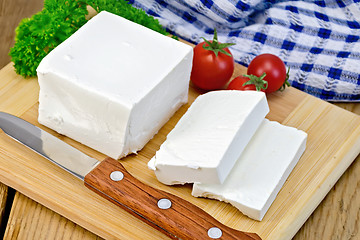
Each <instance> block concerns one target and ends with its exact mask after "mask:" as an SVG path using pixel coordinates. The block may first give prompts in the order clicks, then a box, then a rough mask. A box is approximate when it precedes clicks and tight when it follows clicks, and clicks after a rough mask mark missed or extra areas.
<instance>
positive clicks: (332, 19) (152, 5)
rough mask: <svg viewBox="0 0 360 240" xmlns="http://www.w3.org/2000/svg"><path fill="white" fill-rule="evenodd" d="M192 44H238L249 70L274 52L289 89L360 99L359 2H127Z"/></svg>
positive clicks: (237, 58)
mask: <svg viewBox="0 0 360 240" xmlns="http://www.w3.org/2000/svg"><path fill="white" fill-rule="evenodd" d="M129 3H131V4H133V5H134V6H135V7H138V8H142V9H144V10H145V11H146V12H147V13H148V14H150V15H153V16H155V17H156V18H158V19H159V21H160V23H161V24H162V25H163V26H164V27H165V28H166V29H167V30H168V31H170V32H171V33H173V34H175V35H177V36H179V37H181V38H183V39H185V40H188V41H190V42H192V43H198V42H200V41H202V39H201V37H205V38H207V39H212V37H213V31H214V28H216V29H217V32H218V38H219V41H221V42H232V43H236V45H235V46H232V47H231V48H230V50H231V51H232V53H233V55H234V58H235V61H236V62H238V63H240V64H242V65H244V66H247V65H248V64H249V63H250V61H251V60H252V59H253V58H254V57H255V56H257V55H259V54H261V53H273V54H275V55H277V56H279V57H280V58H281V59H282V60H283V61H284V62H285V64H286V65H287V67H290V79H289V82H290V83H291V85H292V86H293V87H296V88H298V89H300V90H302V91H305V92H307V93H309V94H311V95H314V96H316V97H318V98H321V99H323V100H327V101H354V102H355V101H360V41H359V38H360V0H352V1H349V0H345V1H336V0H327V1H310V0H305V1H279V0H268V1H261V0H242V1H234V0H177V1H174V0H130V1H129Z"/></svg>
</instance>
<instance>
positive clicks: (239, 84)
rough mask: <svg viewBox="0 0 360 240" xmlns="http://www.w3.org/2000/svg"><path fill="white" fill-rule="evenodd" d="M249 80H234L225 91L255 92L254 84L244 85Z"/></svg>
mask: <svg viewBox="0 0 360 240" xmlns="http://www.w3.org/2000/svg"><path fill="white" fill-rule="evenodd" d="M249 80H250V79H249V78H248V77H244V76H238V77H236V78H234V79H233V80H232V81H231V82H230V83H229V85H228V87H227V88H226V89H227V90H256V87H255V85H254V84H249V85H244V84H245V83H246V82H248V81H249Z"/></svg>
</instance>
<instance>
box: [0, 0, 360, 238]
mask: <svg viewBox="0 0 360 240" xmlns="http://www.w3.org/2000/svg"><path fill="white" fill-rule="evenodd" d="M41 8H42V1H41V0H0V68H2V67H3V66H5V65H6V64H7V63H8V62H9V61H10V59H9V57H8V56H7V53H8V51H9V47H10V46H11V45H12V44H13V38H14V29H15V27H16V26H17V24H18V22H19V20H20V19H22V18H23V17H27V16H31V15H32V14H33V13H35V12H37V11H39V10H41ZM0 81H1V79H0ZM0 93H1V89H0ZM336 105H338V106H340V107H342V108H345V109H347V110H349V111H352V112H354V113H357V114H360V103H353V104H349V103H346V104H345V103H344V104H336ZM359 159H360V156H358V157H357V159H356V160H355V161H354V162H353V164H352V165H351V166H350V167H349V168H348V170H347V171H346V172H345V173H344V175H343V176H342V177H341V178H340V180H339V181H338V182H337V183H336V185H335V186H334V187H333V189H332V190H331V191H330V192H329V194H328V195H327V197H326V198H325V199H324V200H323V201H322V203H321V204H320V205H319V207H318V208H317V209H316V210H315V211H314V213H313V214H312V215H311V217H310V218H309V219H308V220H307V222H306V223H305V224H304V225H303V227H302V228H301V229H300V231H299V232H298V233H297V234H296V236H295V237H294V240H300V239H360V233H359V230H358V229H360V219H359V218H360V209H359V208H360V194H359V193H357V191H358V192H359V190H360V174H358V173H359V172H360V162H359ZM0 216H1V221H0V223H1V228H0V235H2V234H4V235H5V237H4V239H49V240H51V239H101V238H100V237H98V236H96V235H94V234H92V233H90V232H89V231H87V230H85V229H83V228H82V227H80V226H78V225H76V224H75V223H73V222H71V221H70V220H68V219H66V218H64V217H62V216H60V215H59V214H57V213H55V212H53V211H51V210H49V209H48V208H46V207H44V206H42V205H40V204H39V203H37V202H35V201H33V200H31V199H29V198H28V197H26V196H24V195H22V194H21V193H19V192H16V191H15V190H13V189H11V188H8V187H7V186H5V185H4V184H1V183H0Z"/></svg>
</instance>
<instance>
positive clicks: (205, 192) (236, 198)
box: [192, 119, 307, 221]
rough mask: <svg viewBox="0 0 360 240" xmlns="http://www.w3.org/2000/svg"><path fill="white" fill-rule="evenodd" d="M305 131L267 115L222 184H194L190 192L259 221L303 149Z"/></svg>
mask: <svg viewBox="0 0 360 240" xmlns="http://www.w3.org/2000/svg"><path fill="white" fill-rule="evenodd" d="M306 139H307V134H306V133H305V132H303V131H301V130H297V129H296V128H293V127H287V126H284V125H281V124H279V123H278V122H272V121H269V120H267V119H265V120H264V122H263V123H262V124H261V126H260V127H259V129H258V130H257V132H256V133H255V135H254V137H253V138H252V139H251V141H250V143H249V144H248V146H247V147H246V149H245V150H244V152H243V154H242V155H241V156H240V158H239V159H238V161H237V162H236V164H235V166H234V168H233V169H232V171H231V172H230V174H229V176H228V177H227V179H226V180H225V182H224V183H223V184H202V183H196V184H194V185H193V191H192V195H193V196H195V197H207V198H213V199H217V200H220V201H225V202H228V203H230V204H232V205H233V206H235V207H236V208H238V209H239V210H240V211H241V212H242V213H243V214H245V215H247V216H249V217H251V218H253V219H255V220H259V221H261V220H262V219H263V217H264V215H265V213H266V212H267V210H268V209H269V207H270V205H271V204H272V203H273V201H274V199H275V197H276V195H277V194H278V192H279V191H280V189H281V188H282V186H283V184H284V183H285V180H286V179H287V178H288V176H289V174H290V172H291V171H292V170H293V168H294V167H295V165H296V164H297V162H298V160H299V158H300V157H301V155H302V154H303V152H304V151H305V146H306Z"/></svg>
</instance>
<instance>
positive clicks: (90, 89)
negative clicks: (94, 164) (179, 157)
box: [37, 12, 193, 158]
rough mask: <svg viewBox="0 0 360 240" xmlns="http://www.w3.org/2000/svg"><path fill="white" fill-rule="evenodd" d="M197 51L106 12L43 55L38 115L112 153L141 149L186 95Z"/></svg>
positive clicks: (61, 130)
mask: <svg viewBox="0 0 360 240" xmlns="http://www.w3.org/2000/svg"><path fill="white" fill-rule="evenodd" d="M192 54H193V53H192V48H191V47H190V46H188V45H186V44H184V43H181V42H180V41H176V40H174V39H172V38H169V37H166V36H164V35H161V34H159V33H157V32H154V31H152V30H150V29H148V28H145V27H143V26H141V25H138V24H136V23H133V22H130V21H128V20H126V19H124V18H122V17H119V16H117V15H114V14H111V13H108V12H101V13H99V14H98V15H96V16H95V17H94V18H92V19H91V20H90V21H89V22H88V23H86V24H85V25H84V26H83V27H82V28H80V29H79V30H78V31H77V32H75V33H74V34H73V35H72V36H71V37H70V38H68V39H67V40H66V41H64V42H63V43H62V44H60V45H59V46H58V47H57V48H56V49H54V50H53V51H52V52H50V53H49V54H48V55H47V56H46V57H45V58H44V59H43V60H42V61H41V63H40V65H39V67H38V69H37V72H38V78H39V84H40V95H39V102H40V105H39V119H38V120H39V122H40V123H41V124H43V125H45V126H47V127H49V128H51V129H54V130H55V131H57V132H59V133H61V134H64V135H66V136H68V137H70V138H73V139H75V140H77V141H79V142H81V143H83V144H85V145H87V146H89V147H91V148H94V149H96V150H98V151H100V152H102V153H104V154H106V155H108V156H110V157H112V158H120V157H122V156H125V155H127V154H129V153H132V152H136V151H138V150H140V149H141V148H142V147H143V146H144V145H145V144H146V143H147V142H148V141H149V140H150V139H151V138H152V137H153V136H154V134H155V133H156V132H157V131H158V130H159V129H160V128H161V127H162V126H163V124H165V123H166V122H167V121H168V119H169V118H170V117H171V116H172V115H173V114H174V113H175V111H176V110H177V109H178V108H179V107H180V106H181V105H182V104H184V103H186V102H187V99H188V86H189V79H190V71H191V66H192Z"/></svg>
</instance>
